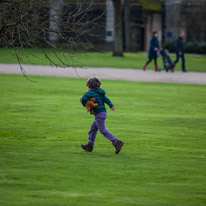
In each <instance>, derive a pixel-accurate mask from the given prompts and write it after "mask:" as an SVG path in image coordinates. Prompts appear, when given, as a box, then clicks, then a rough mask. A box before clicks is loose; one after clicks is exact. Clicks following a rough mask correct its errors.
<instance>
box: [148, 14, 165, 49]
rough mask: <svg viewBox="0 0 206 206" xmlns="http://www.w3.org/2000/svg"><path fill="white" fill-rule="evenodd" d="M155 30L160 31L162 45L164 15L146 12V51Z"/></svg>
mask: <svg viewBox="0 0 206 206" xmlns="http://www.w3.org/2000/svg"><path fill="white" fill-rule="evenodd" d="M153 31H157V32H158V33H159V42H160V46H161V41H162V17H161V14H160V13H147V14H145V41H144V51H147V50H148V48H149V40H150V37H151V35H152V32H153Z"/></svg>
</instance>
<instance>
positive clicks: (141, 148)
mask: <svg viewBox="0 0 206 206" xmlns="http://www.w3.org/2000/svg"><path fill="white" fill-rule="evenodd" d="M32 80H35V81H36V83H32V82H30V81H28V80H27V79H25V78H24V77H23V76H21V75H19V76H15V75H0V88H1V90H0V114H1V118H0V205H2V206H57V205H58V206H111V205H112V206H126V205H127V206H134V205H139V206H205V203H206V187H205V185H206V158H205V157H206V150H205V148H206V139H205V136H206V126H205V125H206V107H205V106H206V105H205V102H206V96H205V92H206V86H205V85H185V84H163V83H137V82H126V81H109V80H103V81H102V85H103V86H102V88H104V89H105V90H106V91H107V96H108V97H109V98H110V99H111V100H112V101H113V103H114V104H115V106H116V111H114V112H113V111H110V110H109V109H108V119H107V128H108V129H109V130H110V131H111V132H112V133H114V134H115V135H116V137H117V138H119V139H121V140H123V141H124V142H125V144H124V146H123V148H122V151H121V152H120V153H119V154H118V155H115V154H114V152H115V149H114V147H113V146H112V145H111V144H110V142H109V141H108V140H107V139H105V138H104V137H103V136H102V135H101V134H98V136H97V139H96V144H95V148H94V150H93V152H92V153H87V152H84V151H82V149H81V148H80V144H82V143H87V132H88V130H89V127H90V125H91V123H92V121H93V116H90V115H89V114H88V113H87V112H86V110H85V108H84V107H82V106H81V105H80V103H79V98H80V96H81V95H82V94H83V93H84V92H85V91H86V86H85V79H71V78H56V77H32ZM107 108H108V107H107Z"/></svg>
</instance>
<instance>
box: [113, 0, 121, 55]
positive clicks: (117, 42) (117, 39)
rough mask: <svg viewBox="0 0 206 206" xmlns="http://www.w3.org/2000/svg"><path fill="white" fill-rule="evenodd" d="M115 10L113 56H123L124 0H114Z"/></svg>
mask: <svg viewBox="0 0 206 206" xmlns="http://www.w3.org/2000/svg"><path fill="white" fill-rule="evenodd" d="M112 1H113V4H114V12H115V32H114V50H113V56H123V37H122V20H123V18H122V0H112Z"/></svg>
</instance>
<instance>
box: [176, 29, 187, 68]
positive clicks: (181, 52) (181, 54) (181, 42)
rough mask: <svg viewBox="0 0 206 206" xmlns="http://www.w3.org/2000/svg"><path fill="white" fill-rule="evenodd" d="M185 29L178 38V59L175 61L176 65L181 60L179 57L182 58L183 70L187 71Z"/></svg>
mask: <svg viewBox="0 0 206 206" xmlns="http://www.w3.org/2000/svg"><path fill="white" fill-rule="evenodd" d="M184 35H185V34H184V31H180V33H179V36H178V38H177V39H176V60H175V61H174V67H175V65H176V64H177V62H178V61H179V58H181V59H182V71H183V72H187V70H186V69H185V54H184V40H183V37H184Z"/></svg>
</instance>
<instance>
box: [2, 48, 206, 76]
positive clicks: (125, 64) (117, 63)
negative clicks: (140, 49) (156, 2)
mask: <svg viewBox="0 0 206 206" xmlns="http://www.w3.org/2000/svg"><path fill="white" fill-rule="evenodd" d="M25 51H26V52H27V53H28V54H31V56H30V57H29V59H27V58H26V57H24V62H25V63H26V64H40V65H41V64H43V65H45V64H48V62H47V61H46V60H45V58H44V57H43V55H42V53H41V52H40V50H34V49H26V50H25ZM46 52H47V54H48V55H49V56H50V57H51V58H52V59H53V60H54V61H56V60H55V59H56V57H54V55H52V52H51V50H49V49H47V50H46ZM0 56H1V57H0V62H1V63H17V60H16V58H15V56H14V55H13V54H12V52H11V50H9V49H3V48H0ZM36 57H38V58H36ZM61 58H62V59H66V60H67V61H68V63H69V64H70V65H73V64H75V65H76V66H90V67H116V68H133V69H141V68H142V66H143V64H144V63H145V62H146V61H147V54H146V53H125V57H124V58H122V57H112V54H111V53H101V52H87V53H82V54H78V55H75V58H74V55H72V54H71V53H63V54H62V56H61ZM171 58H172V60H173V61H174V60H175V55H171ZM158 63H159V67H160V68H163V65H162V59H161V58H160V57H159V58H158ZM205 65H206V57H205V56H199V57H198V56H191V55H186V68H187V69H188V71H202V72H206V66H205ZM148 69H154V65H153V63H150V64H149V65H148ZM175 69H176V70H181V61H180V62H179V63H178V64H177V66H176V67H175Z"/></svg>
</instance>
